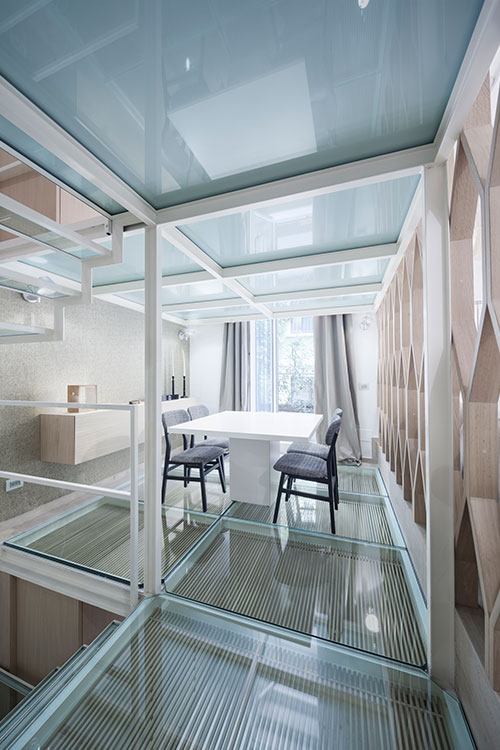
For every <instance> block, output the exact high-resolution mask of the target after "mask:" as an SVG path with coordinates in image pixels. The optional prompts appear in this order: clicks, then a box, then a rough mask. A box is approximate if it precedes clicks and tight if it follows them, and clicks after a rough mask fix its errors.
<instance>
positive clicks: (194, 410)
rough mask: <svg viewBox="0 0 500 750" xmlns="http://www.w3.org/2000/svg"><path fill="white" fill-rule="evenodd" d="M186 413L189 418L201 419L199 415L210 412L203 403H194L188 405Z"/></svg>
mask: <svg viewBox="0 0 500 750" xmlns="http://www.w3.org/2000/svg"><path fill="white" fill-rule="evenodd" d="M188 414H189V417H190V419H201V417H208V415H209V414H210V412H209V410H208V409H207V407H206V406H205V404H196V405H195V406H190V407H189V409H188Z"/></svg>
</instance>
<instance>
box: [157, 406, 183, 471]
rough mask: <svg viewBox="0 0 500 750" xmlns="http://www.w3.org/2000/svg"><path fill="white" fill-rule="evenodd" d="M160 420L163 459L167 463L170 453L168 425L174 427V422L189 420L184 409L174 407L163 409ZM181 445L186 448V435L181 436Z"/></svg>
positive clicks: (170, 443) (179, 422) (170, 444)
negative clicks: (163, 442)
mask: <svg viewBox="0 0 500 750" xmlns="http://www.w3.org/2000/svg"><path fill="white" fill-rule="evenodd" d="M161 421H162V424H163V431H164V433H165V444H166V445H165V461H166V462H167V463H168V461H169V459H170V454H171V452H172V441H171V439H170V434H169V431H168V428H169V427H174V425H176V424H182V423H183V422H189V415H188V413H187V411H186V410H185V409H174V410H173V411H164V412H163V414H162V415H161ZM182 446H183V449H184V450H186V448H187V447H188V443H187V437H186V436H185V435H183V436H182Z"/></svg>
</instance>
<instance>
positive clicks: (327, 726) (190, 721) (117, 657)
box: [9, 595, 472, 750]
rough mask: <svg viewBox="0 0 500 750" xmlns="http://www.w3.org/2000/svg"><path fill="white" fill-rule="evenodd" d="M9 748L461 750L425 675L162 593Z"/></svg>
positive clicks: (461, 726) (457, 718) (451, 706)
mask: <svg viewBox="0 0 500 750" xmlns="http://www.w3.org/2000/svg"><path fill="white" fill-rule="evenodd" d="M27 718H28V719H29V721H25V722H24V723H23V724H22V725H21V727H20V729H19V730H18V731H17V732H15V733H12V734H11V735H10V738H9V739H10V743H9V747H10V748H25V747H37V748H44V749H48V748H50V750H57V749H58V748H68V747H78V748H94V747H102V748H107V749H109V750H113V749H114V748H120V750H122V749H130V750H136V749H137V748H162V749H163V748H165V749H166V748H172V749H173V748H180V747H182V748H204V750H230V749H232V748H239V749H241V750H243V749H246V748H248V750H256V749H257V748H259V749H260V748H262V749H263V750H264V749H266V750H267V748H276V749H278V748H281V749H282V750H283V749H285V748H286V750H292V749H294V748H297V749H298V750H305V748H307V749H308V750H333V749H335V750H348V749H349V750H354V749H356V750H359V749H361V750H363V749H365V748H366V749H367V750H368V748H369V749H370V750H387V748H401V749H403V748H404V750H422V748H427V747H432V748H433V750H465V749H466V748H471V747H472V744H471V741H470V737H469V735H468V732H467V728H466V725H465V723H464V721H463V718H462V715H461V712H460V708H459V705H458V703H457V702H456V701H455V700H454V699H453V698H452V697H451V696H449V695H448V694H446V693H445V692H443V691H442V690H440V689H439V688H438V687H437V686H436V685H434V684H433V683H432V682H431V681H430V680H429V679H428V678H427V677H426V676H425V675H423V674H421V673H418V671H416V670H411V669H403V668H399V669H393V668H390V667H388V666H387V665H386V664H383V663H381V662H380V661H378V660H377V659H373V658H367V657H365V658H361V657H360V656H357V655H356V654H355V653H353V652H351V653H347V651H346V650H345V649H342V648H339V647H335V646H332V645H331V644H328V643H326V642H321V641H318V640H316V639H311V638H307V637H304V636H300V635H297V634H295V635H293V636H292V635H290V634H287V633H286V632H282V631H279V630H278V629H276V628H273V627H271V626H265V625H259V624H255V623H251V622H250V621H247V620H243V619H241V618H236V617H234V616H231V615H222V614H217V613H214V612H209V611H206V610H204V609H203V608H201V607H199V606H198V605H195V604H192V603H188V602H183V601H181V600H178V599H173V598H171V597H168V596H165V595H159V596H155V597H149V598H148V599H146V600H144V601H143V602H142V604H141V605H140V606H139V607H138V608H137V609H136V610H135V611H134V612H133V614H132V615H130V616H129V617H128V618H127V620H125V621H124V622H123V623H122V624H121V625H120V626H119V628H118V629H117V630H116V632H115V633H114V634H113V635H112V636H111V637H110V638H109V639H108V640H107V642H106V643H105V644H104V645H103V646H102V648H101V649H100V650H99V652H98V653H97V654H95V655H93V657H92V658H91V659H89V661H88V663H86V664H85V665H83V666H82V668H81V669H80V670H79V672H78V674H76V675H75V676H74V677H73V678H72V680H71V681H70V682H69V683H68V684H67V685H66V686H65V687H64V689H63V690H61V692H60V693H59V694H58V696H57V698H56V700H53V701H51V702H49V703H47V704H45V705H39V706H37V707H36V709H35V710H33V711H32V714H31V716H28V717H27Z"/></svg>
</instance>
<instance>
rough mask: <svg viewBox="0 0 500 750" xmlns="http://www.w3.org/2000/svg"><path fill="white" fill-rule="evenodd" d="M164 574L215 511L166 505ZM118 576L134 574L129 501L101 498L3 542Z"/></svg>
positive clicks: (141, 554)
mask: <svg viewBox="0 0 500 750" xmlns="http://www.w3.org/2000/svg"><path fill="white" fill-rule="evenodd" d="M162 514H163V539H164V545H163V551H162V574H163V575H165V574H166V573H167V572H168V571H169V570H170V569H171V568H172V567H173V566H174V565H175V564H176V563H177V562H178V561H179V560H180V559H181V558H182V557H184V555H185V554H186V553H187V552H188V551H189V550H190V549H191V547H193V545H194V544H196V542H197V541H198V539H199V538H200V537H201V536H202V535H203V534H204V533H205V532H206V530H207V529H208V528H209V526H210V525H211V524H212V523H213V522H214V521H215V520H216V518H217V516H214V515H210V514H208V513H198V512H196V511H191V510H184V509H183V508H182V507H177V508H171V507H166V506H165V507H164V508H163V509H162ZM143 526H144V515H143V511H142V503H141V504H140V506H139V581H140V582H141V583H142V581H143V562H144V549H143V547H144V545H143ZM5 543H6V544H7V545H9V546H11V547H17V548H18V549H22V550H23V551H25V552H33V553H35V554H38V555H41V556H43V557H46V558H50V559H52V560H57V561H59V562H64V563H66V564H69V565H72V566H74V567H78V568H83V569H85V570H87V571H89V572H92V573H97V574H99V575H104V576H106V577H108V578H113V579H115V580H119V581H125V582H128V581H129V579H130V511H129V505H128V503H127V501H122V500H113V499H109V498H99V499H97V500H93V501H91V502H90V503H86V504H85V505H82V506H80V507H79V508H77V509H75V510H71V511H69V512H68V513H65V514H63V515H61V516H58V517H57V518H55V519H54V520H52V521H50V522H49V523H45V524H42V525H41V526H38V527H36V528H35V529H30V530H29V531H27V532H23V533H21V534H18V535H17V536H15V537H12V538H11V539H9V540H7V541H6V542H5Z"/></svg>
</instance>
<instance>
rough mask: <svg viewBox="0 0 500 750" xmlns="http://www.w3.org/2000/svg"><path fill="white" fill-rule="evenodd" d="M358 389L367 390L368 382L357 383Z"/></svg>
mask: <svg viewBox="0 0 500 750" xmlns="http://www.w3.org/2000/svg"><path fill="white" fill-rule="evenodd" d="M358 389H359V390H360V391H369V390H370V384H369V383H358Z"/></svg>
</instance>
